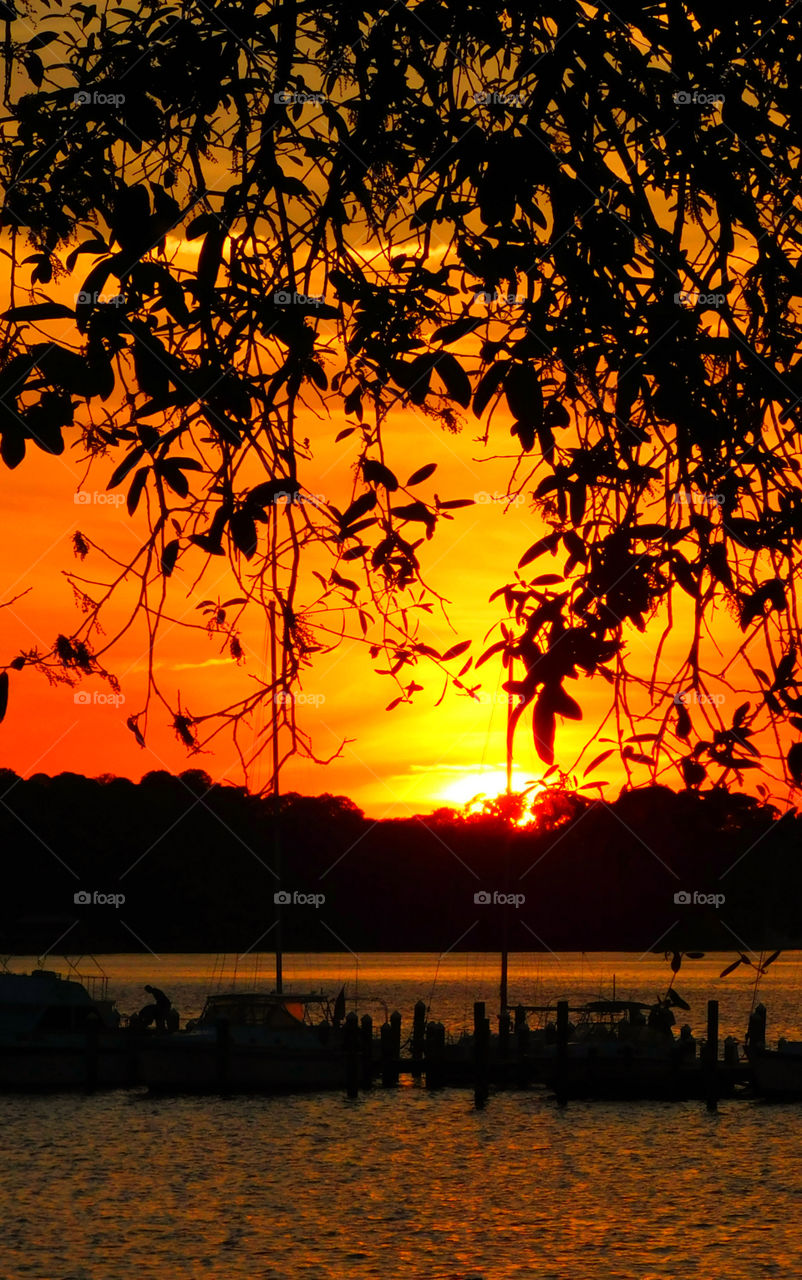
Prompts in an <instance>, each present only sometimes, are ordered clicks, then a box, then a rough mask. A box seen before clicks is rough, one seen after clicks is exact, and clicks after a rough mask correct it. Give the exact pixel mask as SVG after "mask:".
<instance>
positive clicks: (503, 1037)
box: [498, 1009, 510, 1059]
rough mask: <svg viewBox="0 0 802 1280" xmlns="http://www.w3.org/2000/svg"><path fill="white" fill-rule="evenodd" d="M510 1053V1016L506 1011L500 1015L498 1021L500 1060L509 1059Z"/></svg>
mask: <svg viewBox="0 0 802 1280" xmlns="http://www.w3.org/2000/svg"><path fill="white" fill-rule="evenodd" d="M509 1053H510V1015H509V1012H508V1011H507V1010H506V1009H505V1010H504V1012H503V1013H501V1014H499V1020H498V1055H499V1057H500V1058H502V1059H503V1058H508V1057H509Z"/></svg>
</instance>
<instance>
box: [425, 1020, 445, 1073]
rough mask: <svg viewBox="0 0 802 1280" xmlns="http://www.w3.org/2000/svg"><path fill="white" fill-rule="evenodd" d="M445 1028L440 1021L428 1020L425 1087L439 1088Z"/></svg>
mask: <svg viewBox="0 0 802 1280" xmlns="http://www.w3.org/2000/svg"><path fill="white" fill-rule="evenodd" d="M445 1039H446V1029H445V1027H444V1026H443V1024H442V1022H430V1023H428V1025H427V1027H426V1088H427V1089H440V1088H441V1087H442V1084H443V1049H444V1047H445Z"/></svg>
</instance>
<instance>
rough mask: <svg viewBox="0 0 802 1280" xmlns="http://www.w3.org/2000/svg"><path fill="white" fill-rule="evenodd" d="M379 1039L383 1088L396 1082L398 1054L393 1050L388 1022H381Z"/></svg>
mask: <svg viewBox="0 0 802 1280" xmlns="http://www.w3.org/2000/svg"><path fill="white" fill-rule="evenodd" d="M379 1039H380V1041H381V1060H382V1084H383V1085H384V1087H385V1088H389V1087H390V1086H391V1085H394V1084H398V1055H397V1054H396V1052H395V1043H394V1038H393V1028H392V1026H391V1025H390V1023H389V1022H385V1023H383V1024H382V1027H381V1030H380V1032H379Z"/></svg>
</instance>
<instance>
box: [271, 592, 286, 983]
mask: <svg viewBox="0 0 802 1280" xmlns="http://www.w3.org/2000/svg"><path fill="white" fill-rule="evenodd" d="M276 679H277V663H276V602H275V600H271V601H270V683H271V687H272V690H273V694H272V703H271V706H272V716H273V735H272V736H273V780H272V788H273V869H274V870H275V873H276V884H277V885H278V886H279V888H280V887H281V836H280V833H279V818H280V813H281V800H280V793H279V755H278V688H277V684H276ZM281 969H282V954H281V903H280V902H277V903H276V992H277V994H278V995H281V994H282V990H283V987H282V972H281Z"/></svg>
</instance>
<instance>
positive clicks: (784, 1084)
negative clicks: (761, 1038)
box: [749, 1049, 802, 1099]
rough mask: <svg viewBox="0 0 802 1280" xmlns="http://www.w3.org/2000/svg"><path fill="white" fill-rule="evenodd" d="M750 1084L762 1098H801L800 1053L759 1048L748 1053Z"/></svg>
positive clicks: (801, 1055)
mask: <svg viewBox="0 0 802 1280" xmlns="http://www.w3.org/2000/svg"><path fill="white" fill-rule="evenodd" d="M749 1065H750V1067H751V1071H752V1084H753V1086H754V1089H755V1092H756V1093H758V1094H760V1095H761V1097H764V1098H787V1099H802V1053H798V1052H797V1053H784V1052H783V1051H782V1050H781V1049H761V1050H758V1051H757V1052H755V1053H752V1054H750V1057H749Z"/></svg>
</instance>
